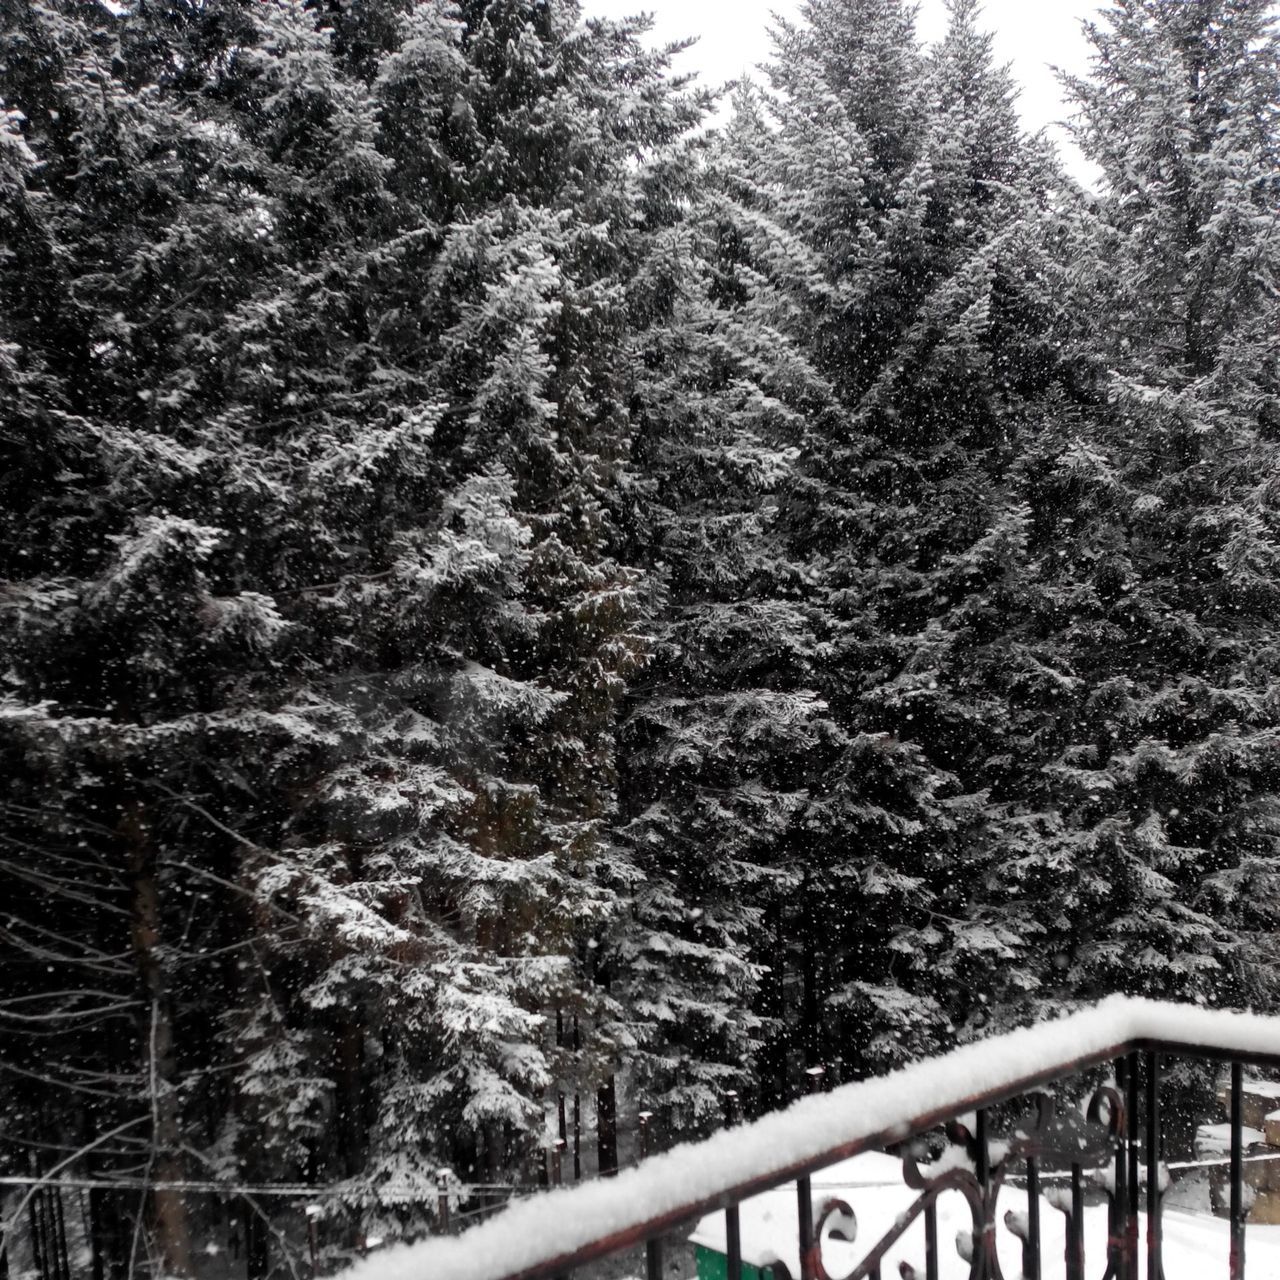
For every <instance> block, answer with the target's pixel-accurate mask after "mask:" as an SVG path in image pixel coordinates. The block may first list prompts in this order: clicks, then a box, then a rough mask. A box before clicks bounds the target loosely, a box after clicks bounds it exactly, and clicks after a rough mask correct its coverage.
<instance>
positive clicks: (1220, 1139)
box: [1195, 1124, 1266, 1160]
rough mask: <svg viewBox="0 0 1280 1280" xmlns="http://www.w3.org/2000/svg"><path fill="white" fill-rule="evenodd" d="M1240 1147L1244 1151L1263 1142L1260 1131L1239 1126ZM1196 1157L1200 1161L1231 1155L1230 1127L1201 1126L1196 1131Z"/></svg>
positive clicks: (1245, 1125) (1264, 1139)
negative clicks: (1199, 1158) (1198, 1157)
mask: <svg viewBox="0 0 1280 1280" xmlns="http://www.w3.org/2000/svg"><path fill="white" fill-rule="evenodd" d="M1240 1140H1241V1145H1242V1147H1243V1149H1244V1150H1245V1151H1248V1149H1249V1148H1250V1147H1251V1146H1253V1145H1254V1144H1255V1143H1260V1142H1265V1141H1266V1137H1265V1136H1264V1134H1263V1132H1262V1130H1261V1129H1251V1128H1250V1127H1249V1126H1248V1125H1247V1124H1242V1125H1241V1126H1240ZM1195 1145H1196V1155H1198V1156H1200V1157H1201V1158H1202V1159H1206V1160H1207V1159H1208V1158H1209V1157H1211V1156H1225V1155H1230V1154H1231V1126H1230V1125H1229V1124H1202V1125H1201V1126H1200V1127H1199V1128H1198V1129H1197V1130H1196V1144H1195Z"/></svg>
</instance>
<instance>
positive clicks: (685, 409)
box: [609, 86, 841, 1134]
mask: <svg viewBox="0 0 1280 1280" xmlns="http://www.w3.org/2000/svg"><path fill="white" fill-rule="evenodd" d="M734 105H735V113H734V118H733V121H732V123H731V124H730V126H729V130H728V134H729V137H728V139H727V140H726V141H720V140H717V141H715V142H713V143H712V144H711V146H710V147H709V148H703V147H699V148H698V149H696V150H690V149H686V151H685V152H684V153H683V155H682V156H681V157H680V158H681V159H682V161H683V166H682V167H680V166H677V165H676V164H672V165H671V166H668V171H669V173H670V174H672V175H677V174H678V175H681V176H682V178H683V181H684V183H685V184H686V193H685V211H684V212H683V214H682V216H681V217H680V218H679V220H678V221H677V222H675V223H674V225H672V226H670V228H669V229H668V230H667V232H666V233H665V235H663V236H662V237H661V238H660V240H659V243H658V245H657V246H656V248H655V252H654V254H653V255H652V257H651V258H650V259H649V261H648V263H647V264H646V269H645V272H644V274H643V275H642V277H641V280H640V281H639V282H638V283H639V284H640V285H641V286H642V290H643V292H638V293H637V296H639V297H642V298H643V299H644V305H646V306H647V307H649V308H651V309H652V311H653V320H652V322H651V323H649V324H648V325H646V326H645V327H644V328H643V329H642V330H641V331H640V333H639V335H638V338H637V348H636V355H635V368H636V375H635V384H636V388H635V394H636V399H637V404H638V411H637V417H636V426H637V446H636V459H637V464H638V469H639V472H640V477H641V484H642V486H643V488H642V491H641V493H642V502H641V504H640V511H641V515H640V518H639V520H638V522H637V526H636V532H637V533H638V534H639V535H640V540H641V547H640V554H641V556H643V558H644V563H645V564H646V567H648V568H649V569H650V571H651V578H652V596H651V601H652V616H651V621H650V625H651V626H652V627H653V630H654V655H653V660H652V661H651V663H650V665H649V666H648V668H647V669H646V671H645V674H644V676H643V677H642V678H641V679H640V681H639V683H638V685H637V686H636V688H635V689H634V691H633V694H632V696H631V698H630V699H629V714H628V718H627V721H626V724H625V726H624V728H623V736H622V747H623V796H622V802H623V812H622V818H623V821H624V825H623V826H622V827H621V835H622V838H623V842H624V847H625V849H626V851H627V853H628V855H629V862H628V864H627V865H628V870H629V873H630V875H631V876H632V877H633V884H632V886H630V893H631V898H632V901H631V907H630V913H629V918H628V920H627V921H626V925H625V927H623V928H621V929H619V930H618V931H617V932H616V934H615V938H614V939H613V943H612V948H611V952H610V957H609V958H610V961H611V963H613V964H614V965H615V967H616V969H617V971H618V974H619V979H620V985H621V986H622V988H623V990H624V991H625V993H626V1009H627V1013H628V1014H629V1016H630V1017H631V1019H632V1020H633V1025H634V1027H635V1034H636V1039H637V1042H638V1043H637V1048H636V1050H635V1051H634V1052H633V1053H632V1054H631V1055H630V1073H631V1076H632V1078H633V1080H634V1081H635V1086H636V1087H637V1088H638V1089H639V1090H640V1091H641V1094H640V1096H641V1097H643V1098H644V1099H645V1101H646V1104H647V1105H649V1106H650V1107H652V1108H654V1109H655V1110H657V1111H658V1113H659V1115H660V1117H661V1120H662V1121H663V1122H665V1123H666V1124H667V1125H669V1126H670V1127H671V1131H672V1132H675V1133H679V1134H684V1133H688V1132H690V1131H696V1130H697V1129H705V1128H707V1127H709V1126H715V1125H718V1124H720V1123H722V1122H723V1117H724V1111H725V1105H726V1100H725V1095H726V1093H727V1091H728V1090H729V1089H730V1088H733V1089H736V1090H737V1091H738V1092H739V1093H740V1094H743V1095H744V1101H746V1102H747V1104H748V1105H749V1106H751V1107H754V1105H755V1089H756V1086H757V1084H759V1085H760V1086H761V1087H762V1088H763V1090H764V1091H765V1096H766V1099H767V1100H768V1101H776V1100H778V1097H779V1094H781V1095H782V1096H785V1094H786V1092H787V1090H788V1089H789V1087H790V1084H789V1082H788V1081H787V1079H786V1072H785V1065H786V1063H785V1057H784V1056H783V1055H784V1054H785V1046H784V1044H783V1043H782V1041H781V1039H780V1036H781V1035H783V1034H784V1033H785V1029H786V1023H785V1020H784V1019H783V1018H781V1017H780V1016H779V1000H780V997H781V986H780V984H781V982H782V980H783V978H784V973H783V957H782V956H781V955H779V954H778V953H777V952H776V949H775V938H774V922H775V921H776V920H777V919H778V916H779V913H780V911H781V909H782V906H783V904H784V903H786V902H788V901H789V900H790V899H791V897H792V895H793V892H794V889H795V886H796V884H797V882H798V876H799V871H798V868H797V865H796V861H795V857H794V853H793V847H794V845H795V843H796V841H797V839H798V837H799V835H800V832H801V830H802V819H803V815H804V813H805V812H806V809H807V804H808V794H807V785H808V779H809V778H810V777H812V776H816V775H819V774H821V772H822V771H823V769H824V767H825V763H826V761H828V760H829V759H830V757H831V756H832V755H833V754H834V753H835V752H836V751H837V750H838V746H839V742H840V741H841V738H840V733H839V730H838V729H836V728H835V726H834V725H833V724H832V723H831V722H830V719H829V717H828V715H827V712H826V708H825V706H824V704H823V703H822V701H821V699H820V698H818V697H817V696H816V695H815V694H814V692H813V688H812V685H813V679H812V671H811V656H810V653H809V652H806V650H811V649H812V639H811V637H809V636H808V635H807V619H806V618H805V616H804V613H803V611H802V610H801V609H799V608H798V607H797V605H796V600H795V585H796V582H797V581H798V574H799V570H798V568H797V567H796V566H795V565H794V564H792V563H789V562H788V561H787V559H786V555H785V551H784V549H783V548H782V546H781V544H780V542H779V539H778V536H777V527H776V525H777V502H776V496H775V495H776V493H777V491H778V490H779V489H780V488H781V487H783V485H784V484H785V483H786V480H787V478H788V477H789V475H790V473H791V471H792V469H793V468H794V465H795V462H796V457H797V449H796V442H797V441H798V440H799V438H800V436H801V435H802V433H803V431H804V424H805V421H806V419H807V417H808V416H809V415H821V414H824V413H830V412H831V409H832V407H833V404H834V400H833V395H832V392H831V389H830V388H829V387H828V386H827V385H826V384H825V382H824V381H823V380H822V379H821V378H820V377H819V376H818V375H817V374H816V373H815V371H814V370H813V369H812V367H811V366H810V365H809V363H808V361H807V360H806V359H805V357H804V356H803V355H802V353H801V352H800V350H799V348H798V346H797V343H796V341H795V339H794V338H793V337H792V336H791V335H790V334H789V332H788V328H787V326H788V325H789V316H790V315H791V314H792V313H796V314H800V313H803V311H804V310H805V304H804V303H803V302H797V300H796V295H797V294H803V292H804V290H805V288H806V284H807V285H810V286H812V285H815V284H818V281H819V278H820V274H821V272H820V266H819V264H818V263H817V261H816V260H815V259H814V258H813V255H812V254H811V253H809V252H808V251H807V250H805V249H804V248H803V246H802V245H801V244H800V243H799V242H798V241H797V240H796V239H795V237H794V236H793V235H789V234H788V233H787V232H786V231H785V230H784V229H783V228H782V227H781V226H780V225H779V224H778V223H777V222H776V221H774V220H773V218H772V216H771V212H770V207H769V203H770V202H769V197H768V195H767V194H766V193H765V192H764V191H762V190H760V189H758V188H757V187H756V186H755V184H756V181H757V179H758V178H759V177H760V175H759V174H757V173H756V172H754V171H753V164H752V162H751V160H750V159H749V156H750V150H751V148H752V146H753V145H754V143H753V139H755V138H757V137H758V136H759V133H760V130H761V129H762V127H763V123H762V120H761V118H760V115H759V102H758V96H757V95H756V94H755V92H754V91H753V90H752V89H750V88H749V87H746V86H744V87H742V88H741V89H740V90H739V92H738V94H737V95H736V99H735V104H734ZM703 152H705V154H700V153H703ZM669 203H670V202H669ZM818 287H819V288H820V287H821V286H820V284H818ZM766 1044H768V1046H769V1049H770V1050H772V1052H768V1051H766ZM766 1059H769V1061H770V1063H771V1069H767V1068H766ZM797 1065H798V1062H797ZM766 1070H767V1073H768V1076H769V1078H768V1080H767V1082H766V1081H764V1079H763V1075H764V1074H765V1072H766ZM779 1076H781V1081H779ZM748 1095H749V1096H748Z"/></svg>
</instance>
